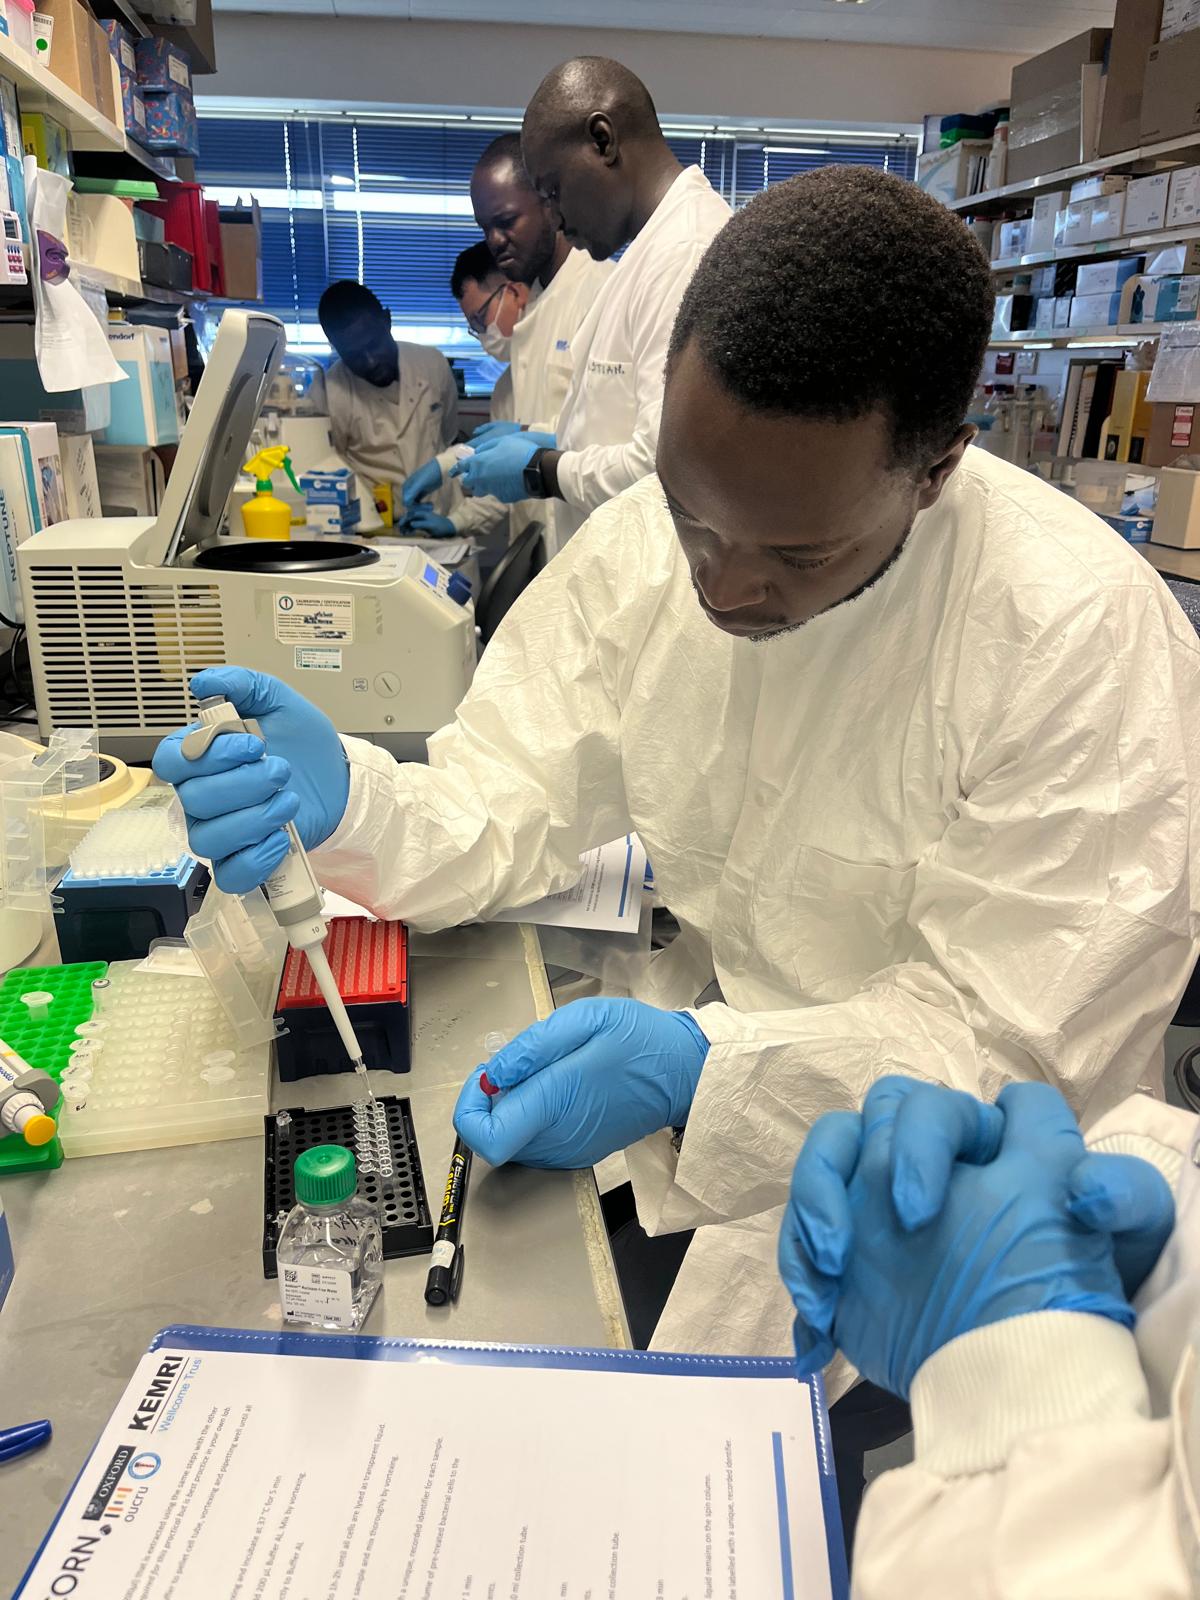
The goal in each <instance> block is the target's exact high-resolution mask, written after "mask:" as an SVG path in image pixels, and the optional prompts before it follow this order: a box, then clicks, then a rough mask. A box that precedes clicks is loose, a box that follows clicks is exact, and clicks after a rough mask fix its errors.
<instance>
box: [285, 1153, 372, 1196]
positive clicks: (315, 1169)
mask: <svg viewBox="0 0 1200 1600" xmlns="http://www.w3.org/2000/svg"><path fill="white" fill-rule="evenodd" d="M295 1177H296V1199H297V1200H299V1201H300V1202H301V1203H302V1204H304V1205H306V1206H337V1205H341V1204H342V1202H343V1201H345V1200H349V1198H350V1197H351V1195H352V1194H353V1193H354V1191H355V1189H356V1188H357V1187H358V1170H357V1168H356V1167H355V1165H354V1155H353V1152H352V1151H350V1150H347V1149H345V1148H344V1147H343V1146H342V1145H340V1144H319V1145H317V1146H315V1148H314V1149H312V1150H306V1151H305V1152H304V1154H303V1155H300V1156H297V1157H296V1167H295Z"/></svg>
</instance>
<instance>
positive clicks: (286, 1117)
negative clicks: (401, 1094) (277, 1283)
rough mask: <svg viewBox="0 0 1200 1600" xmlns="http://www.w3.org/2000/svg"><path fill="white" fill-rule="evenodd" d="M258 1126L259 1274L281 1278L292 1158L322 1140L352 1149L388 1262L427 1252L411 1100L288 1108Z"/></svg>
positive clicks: (292, 1196) (428, 1222)
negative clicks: (279, 1253)
mask: <svg viewBox="0 0 1200 1600" xmlns="http://www.w3.org/2000/svg"><path fill="white" fill-rule="evenodd" d="M378 1125H383V1126H385V1127H386V1130H387V1141H386V1144H383V1143H382V1142H381V1140H380V1138H379V1137H378V1135H377V1134H376V1133H375V1132H374V1129H375V1128H376V1127H377V1126H378ZM263 1128H264V1132H265V1136H266V1151H265V1153H266V1163H265V1168H264V1183H263V1276H264V1277H267V1278H274V1277H276V1276H278V1270H277V1267H276V1261H275V1246H276V1244H277V1243H278V1242H279V1231H280V1229H281V1228H282V1227H283V1224H284V1223H285V1222H286V1221H287V1216H288V1212H289V1211H290V1210H291V1209H292V1207H293V1206H294V1205H295V1203H296V1188H295V1182H294V1179H293V1172H292V1169H293V1168H294V1167H295V1164H296V1157H297V1156H300V1155H303V1154H304V1152H305V1151H306V1150H311V1149H312V1148H313V1147H314V1146H315V1145H319V1144H340V1145H343V1146H344V1147H345V1148H346V1149H347V1150H352V1151H353V1152H354V1158H355V1161H356V1162H357V1163H358V1192H359V1194H361V1195H363V1196H365V1198H366V1199H368V1200H370V1201H372V1202H373V1203H374V1204H376V1205H378V1207H379V1220H380V1222H381V1223H382V1225H383V1254H384V1258H385V1259H386V1260H388V1261H391V1260H394V1259H395V1258H396V1257H397V1256H417V1255H426V1254H427V1253H428V1252H429V1251H430V1250H432V1248H433V1218H432V1217H431V1216H430V1213H429V1201H428V1200H427V1198H426V1195H425V1176H424V1173H423V1172H422V1171H421V1153H420V1151H419V1150H418V1149H417V1135H416V1132H415V1130H414V1128H413V1120H412V1106H411V1105H410V1103H409V1102H408V1100H406V1099H399V1098H397V1097H396V1096H395V1095H380V1096H379V1098H378V1099H377V1100H375V1101H374V1102H373V1108H372V1103H371V1102H368V1101H360V1102H359V1104H357V1105H352V1106H335V1107H332V1108H331V1109H328V1110H323V1111H308V1110H304V1109H300V1108H296V1107H291V1108H289V1109H287V1110H285V1111H277V1112H276V1113H275V1114H274V1115H273V1116H269V1117H266V1118H264V1120H263ZM389 1169H390V1170H389Z"/></svg>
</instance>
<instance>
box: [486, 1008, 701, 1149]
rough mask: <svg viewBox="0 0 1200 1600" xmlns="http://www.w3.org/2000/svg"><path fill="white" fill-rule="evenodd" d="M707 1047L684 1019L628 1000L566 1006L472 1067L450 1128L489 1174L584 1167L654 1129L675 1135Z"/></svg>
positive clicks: (684, 1113) (679, 1014) (689, 1103)
mask: <svg viewBox="0 0 1200 1600" xmlns="http://www.w3.org/2000/svg"><path fill="white" fill-rule="evenodd" d="M707 1054H708V1040H707V1039H706V1038H705V1037H704V1035H703V1033H701V1031H700V1029H699V1028H698V1027H697V1025H696V1023H695V1022H693V1021H692V1019H691V1017H688V1016H685V1015H684V1014H683V1013H682V1012H679V1011H659V1010H657V1009H656V1008H655V1007H654V1006H645V1005H642V1004H641V1003H640V1002H639V1001H637V1000H576V1001H574V1002H573V1003H572V1004H571V1005H568V1006H564V1007H563V1009H562V1010H561V1011H556V1012H554V1014H553V1015H552V1016H549V1017H547V1018H546V1019H545V1021H544V1022H535V1023H534V1025H533V1026H532V1027H531V1028H526V1030H525V1032H524V1033H522V1034H519V1035H518V1036H517V1037H516V1038H515V1039H514V1040H513V1041H512V1043H511V1044H507V1045H505V1047H504V1049H503V1050H501V1051H499V1052H498V1053H497V1054H496V1055H495V1056H493V1057H492V1059H491V1061H490V1062H489V1063H488V1065H487V1075H488V1078H489V1080H490V1081H491V1083H492V1084H493V1085H494V1086H495V1087H496V1088H497V1089H499V1090H501V1091H503V1092H502V1093H500V1094H499V1095H497V1096H495V1097H492V1096H490V1095H488V1094H486V1093H485V1092H484V1090H483V1088H482V1087H481V1085H480V1081H479V1078H480V1074H479V1071H478V1070H476V1071H475V1072H473V1073H472V1074H471V1076H470V1077H469V1078H468V1079H467V1081H466V1083H465V1084H464V1085H463V1087H462V1092H461V1093H460V1094H459V1097H458V1104H457V1105H456V1106H455V1108H454V1126H455V1129H456V1130H457V1132H458V1133H459V1134H460V1135H461V1136H462V1138H463V1139H465V1140H466V1142H467V1143H468V1144H469V1145H470V1146H471V1149H472V1150H474V1151H475V1153H476V1154H477V1155H480V1156H482V1157H483V1159H484V1160H485V1161H487V1162H489V1163H490V1164H491V1165H492V1166H493V1167H498V1166H502V1165H503V1164H504V1162H506V1161H519V1162H520V1163H521V1164H522V1165H523V1166H527V1167H591V1166H594V1165H595V1163H596V1162H597V1161H603V1159H604V1157H605V1156H610V1155H612V1154H613V1152H614V1151H615V1150H624V1149H625V1147H626V1146H627V1145H631V1144H635V1143H636V1142H637V1141H638V1140H639V1139H644V1138H645V1137H646V1136H647V1135H648V1134H651V1133H657V1132H658V1131H659V1129H660V1128H677V1127H680V1126H682V1125H683V1123H684V1122H686V1120H687V1114H688V1109H689V1108H690V1106H691V1103H692V1098H693V1096H694V1095H695V1093H696V1085H697V1084H698V1083H699V1081H700V1072H701V1069H702V1068H703V1066H704V1058H705V1057H706V1056H707Z"/></svg>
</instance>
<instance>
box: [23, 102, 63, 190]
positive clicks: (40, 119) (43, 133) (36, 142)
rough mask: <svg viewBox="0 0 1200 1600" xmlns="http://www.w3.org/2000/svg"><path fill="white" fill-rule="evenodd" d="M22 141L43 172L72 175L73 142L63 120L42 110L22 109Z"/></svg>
mask: <svg viewBox="0 0 1200 1600" xmlns="http://www.w3.org/2000/svg"><path fill="white" fill-rule="evenodd" d="M21 142H22V144H23V145H24V147H25V154H26V155H27V156H32V157H33V159H34V160H35V161H36V162H37V164H38V166H39V167H41V169H42V170H43V172H57V173H58V174H59V176H60V177H63V178H69V177H70V176H71V142H70V140H69V139H68V137H67V130H66V129H65V128H64V127H63V125H62V123H61V122H56V121H55V120H54V118H53V117H49V116H46V114H45V113H44V112H41V111H22V113H21Z"/></svg>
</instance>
